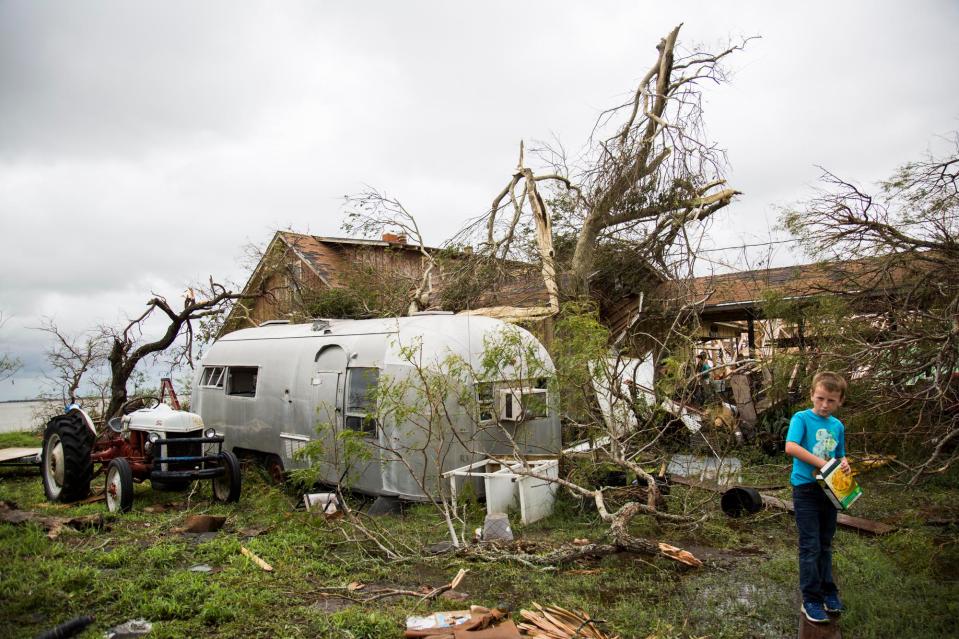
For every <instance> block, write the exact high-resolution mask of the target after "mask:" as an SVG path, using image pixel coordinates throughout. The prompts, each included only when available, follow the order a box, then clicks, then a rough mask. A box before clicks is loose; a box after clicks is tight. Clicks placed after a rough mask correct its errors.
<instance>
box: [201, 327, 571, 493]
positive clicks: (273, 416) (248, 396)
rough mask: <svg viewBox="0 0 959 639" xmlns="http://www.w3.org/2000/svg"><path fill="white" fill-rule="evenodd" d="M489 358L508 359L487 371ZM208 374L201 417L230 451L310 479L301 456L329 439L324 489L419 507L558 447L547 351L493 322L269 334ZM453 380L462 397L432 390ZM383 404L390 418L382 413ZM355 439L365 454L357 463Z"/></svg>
mask: <svg viewBox="0 0 959 639" xmlns="http://www.w3.org/2000/svg"><path fill="white" fill-rule="evenodd" d="M492 349H498V350H496V353H497V355H498V357H496V358H486V359H485V360H484V354H486V353H489V352H491V351H492ZM491 360H494V361H496V362H497V367H496V370H495V373H491V369H490V366H489V363H490V361H491ZM201 363H202V366H200V367H199V369H198V371H197V375H196V379H195V382H194V391H193V402H194V407H193V409H194V411H195V412H197V413H199V414H200V416H201V417H202V418H203V422H204V423H205V424H206V425H207V426H208V427H213V428H215V429H216V431H217V433H219V434H222V435H223V436H224V438H225V443H224V446H225V447H226V448H227V449H229V450H232V451H233V452H235V453H237V454H240V455H244V454H246V455H250V454H252V455H255V456H258V457H260V458H261V459H263V460H266V461H267V462H268V467H270V466H272V467H273V469H274V472H275V471H280V472H282V471H283V470H291V469H296V468H303V467H305V466H307V463H308V462H307V461H305V460H303V459H300V458H299V457H298V456H296V455H295V453H296V451H297V450H299V449H300V448H302V447H304V446H305V445H306V444H307V442H310V441H313V440H320V441H321V442H322V449H323V457H322V460H321V463H320V464H319V467H320V474H321V480H322V481H325V482H328V483H337V482H338V481H340V480H341V478H343V477H344V476H349V477H350V485H351V487H352V488H353V489H354V490H357V491H359V492H363V493H366V494H370V495H376V496H393V497H399V498H402V499H408V500H423V499H425V498H426V494H425V492H424V488H423V487H424V486H427V487H436V486H439V485H440V482H439V478H440V477H441V474H442V473H443V472H446V471H448V470H451V469H454V468H458V467H462V466H464V465H467V464H471V463H474V462H476V461H478V460H481V459H483V458H484V457H486V456H488V455H507V454H511V453H513V452H519V453H521V454H524V455H527V454H528V455H557V454H558V453H559V450H560V447H561V441H560V440H561V438H560V425H559V418H558V415H557V402H556V398H555V397H551V396H550V391H549V390H548V382H549V380H550V378H552V377H553V374H554V369H553V365H552V362H551V360H550V358H549V355H548V353H547V352H546V349H545V348H544V347H543V345H542V344H540V343H539V341H537V340H536V338H535V337H533V336H532V335H531V334H530V333H529V332H527V331H525V330H523V329H521V328H518V327H516V326H513V325H510V324H507V323H505V322H502V321H500V320H496V319H490V318H486V317H479V316H466V315H452V314H449V313H420V314H416V315H414V316H411V317H401V318H392V319H371V320H316V321H314V322H313V323H312V324H297V325H291V324H288V323H286V322H265V323H264V324H263V325H261V326H260V327H258V328H250V329H244V330H239V331H236V332H233V333H229V334H227V335H225V336H223V337H222V338H220V339H219V340H217V341H216V342H215V343H214V344H213V345H212V346H211V347H210V349H209V350H208V351H207V353H206V354H205V355H204V356H203V358H202V362H201ZM484 366H485V368H484ZM464 371H470V372H469V374H464ZM483 371H485V373H484V372H483ZM473 372H476V373H480V374H481V375H480V377H481V379H482V381H479V382H477V381H475V380H476V379H477V378H476V377H475V376H474V374H473ZM441 376H446V377H441ZM454 377H455V383H453V384H452V386H446V385H443V384H436V383H435V381H436V380H437V379H445V380H446V381H450V380H451V379H452V378H454ZM424 378H425V379H427V380H430V379H432V380H433V381H432V382H429V381H428V382H426V385H427V386H429V388H430V392H434V391H435V390H436V389H437V388H439V387H443V392H444V393H445V395H446V396H445V397H444V398H443V399H442V400H441V401H440V402H439V403H437V402H436V401H435V397H434V401H433V402H432V403H431V404H430V403H429V402H424V400H423V397H424V384H423V383H422V381H421V380H423V379H424ZM374 389H379V393H373V392H372V391H373V390H374ZM397 393H399V395H397ZM404 393H405V395H404ZM377 395H378V396H379V397H380V402H381V404H383V403H385V402H387V399H386V398H390V401H392V402H393V404H392V406H389V407H387V406H383V405H379V406H372V405H371V404H370V397H371V396H373V397H375V396H377ZM398 397H399V398H400V399H401V400H402V401H399V402H398V401H397V398H398ZM464 398H466V399H467V401H464ZM407 400H408V401H407ZM425 405H429V406H432V407H433V410H429V409H428V408H424V406H425ZM404 406H405V407H406V408H407V409H409V408H416V407H418V408H416V409H415V410H404V409H403V407H404ZM437 407H439V409H438V410H437ZM424 412H427V413H429V414H426V415H424V414H423V413H424ZM437 413H440V414H437ZM345 431H353V432H352V433H349V435H353V436H354V437H347V438H346V439H352V440H354V441H355V440H356V439H360V440H361V441H362V442H363V447H364V448H365V450H366V452H367V455H364V456H363V457H362V458H359V457H357V456H356V455H355V454H354V455H353V456H352V458H351V459H350V458H347V457H348V455H347V453H346V451H345V450H344V449H345V446H344V437H343V436H342V434H343V433H344V432H345ZM475 485H476V488H477V490H478V491H479V492H482V483H481V482H479V481H477V482H475ZM428 490H429V489H428Z"/></svg>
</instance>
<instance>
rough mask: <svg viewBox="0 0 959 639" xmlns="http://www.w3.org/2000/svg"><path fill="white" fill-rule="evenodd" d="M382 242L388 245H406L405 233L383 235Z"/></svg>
mask: <svg viewBox="0 0 959 639" xmlns="http://www.w3.org/2000/svg"><path fill="white" fill-rule="evenodd" d="M383 241H384V242H389V243H390V244H406V233H402V234H400V233H384V234H383Z"/></svg>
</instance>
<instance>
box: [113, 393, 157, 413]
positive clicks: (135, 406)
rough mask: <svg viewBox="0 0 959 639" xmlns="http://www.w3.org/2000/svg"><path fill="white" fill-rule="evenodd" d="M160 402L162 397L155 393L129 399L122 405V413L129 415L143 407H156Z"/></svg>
mask: <svg viewBox="0 0 959 639" xmlns="http://www.w3.org/2000/svg"><path fill="white" fill-rule="evenodd" d="M160 404H161V402H160V398H159V397H157V396H155V395H141V396H140V397H134V398H133V399H131V400H127V402H125V403H124V404H123V406H121V407H120V414H121V415H128V414H130V413H132V412H133V411H135V410H140V409H141V408H156V407H157V406H159V405H160Z"/></svg>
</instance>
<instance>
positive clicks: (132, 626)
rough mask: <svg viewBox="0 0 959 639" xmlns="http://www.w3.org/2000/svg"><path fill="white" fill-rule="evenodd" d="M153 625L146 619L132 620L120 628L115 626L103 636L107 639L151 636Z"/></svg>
mask: <svg viewBox="0 0 959 639" xmlns="http://www.w3.org/2000/svg"><path fill="white" fill-rule="evenodd" d="M151 630H153V624H152V623H150V622H149V621H147V620H146V619H131V620H130V621H127V622H126V623H121V624H120V625H119V626H114V627H113V628H110V629H109V630H107V632H106V634H105V635H103V636H104V638H105V639H134V638H135V637H142V636H144V635H148V634H150V631H151Z"/></svg>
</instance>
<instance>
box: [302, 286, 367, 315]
mask: <svg viewBox="0 0 959 639" xmlns="http://www.w3.org/2000/svg"><path fill="white" fill-rule="evenodd" d="M304 307H305V310H306V314H307V316H308V317H334V318H339V319H360V318H363V317H366V316H367V311H366V309H365V308H364V307H363V300H362V298H361V297H360V296H359V294H358V293H357V292H356V291H354V290H353V289H350V288H328V289H324V290H322V291H315V292H310V294H309V295H308V297H307V299H305V300H304Z"/></svg>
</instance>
